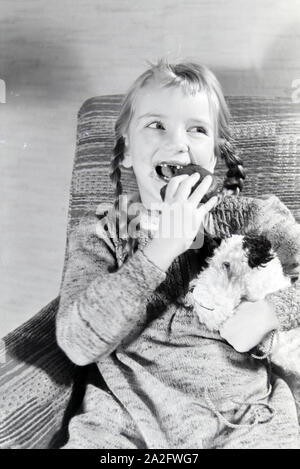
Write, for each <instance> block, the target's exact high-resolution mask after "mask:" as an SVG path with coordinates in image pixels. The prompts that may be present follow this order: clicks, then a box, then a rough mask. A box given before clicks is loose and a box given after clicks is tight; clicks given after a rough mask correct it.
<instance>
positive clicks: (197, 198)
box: [188, 176, 212, 207]
mask: <svg viewBox="0 0 300 469" xmlns="http://www.w3.org/2000/svg"><path fill="white" fill-rule="evenodd" d="M211 183H212V177H211V176H205V178H204V179H203V181H202V182H201V183H200V184H199V186H198V187H196V189H195V190H194V192H193V193H192V194H191V196H190V197H189V199H188V200H189V202H191V203H192V204H193V205H195V206H196V207H198V205H199V203H200V202H201V200H202V199H203V197H204V196H205V194H206V192H207V191H208V189H209V188H210V185H211Z"/></svg>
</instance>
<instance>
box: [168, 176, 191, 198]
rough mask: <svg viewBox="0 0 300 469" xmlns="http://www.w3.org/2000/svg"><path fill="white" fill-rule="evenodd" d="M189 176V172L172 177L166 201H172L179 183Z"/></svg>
mask: <svg viewBox="0 0 300 469" xmlns="http://www.w3.org/2000/svg"><path fill="white" fill-rule="evenodd" d="M188 177H189V176H188V174H180V176H174V177H173V178H172V179H170V181H169V182H168V184H167V188H166V193H165V202H170V201H171V200H172V199H173V197H174V194H175V193H176V190H177V187H178V186H179V184H180V183H181V182H182V181H183V180H184V179H186V178H188Z"/></svg>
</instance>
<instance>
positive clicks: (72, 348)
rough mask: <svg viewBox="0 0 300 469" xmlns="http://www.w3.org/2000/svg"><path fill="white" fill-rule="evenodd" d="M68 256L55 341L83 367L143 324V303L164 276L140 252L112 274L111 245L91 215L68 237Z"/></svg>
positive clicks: (113, 265) (112, 253)
mask: <svg viewBox="0 0 300 469" xmlns="http://www.w3.org/2000/svg"><path fill="white" fill-rule="evenodd" d="M97 222H98V223H97ZM69 252H70V255H69V259H68V264H67V268H66V272H65V276H64V279H63V282H62V285H61V289H60V305H59V310H58V314H57V319H56V336H57V342H58V345H59V346H60V347H61V348H62V349H63V350H64V352H65V353H66V355H67V356H68V357H69V358H70V359H71V360H72V361H73V362H74V363H76V364H77V365H82V366H83V365H87V364H89V363H92V362H96V361H98V360H99V359H100V358H102V357H103V356H106V355H109V354H110V353H111V352H112V351H113V350H114V349H115V348H117V346H118V345H119V344H120V342H121V341H122V339H123V338H125V337H126V336H127V335H128V334H129V333H130V332H132V331H133V330H134V328H135V327H136V326H137V325H138V324H140V323H141V321H143V320H144V318H143V317H142V315H143V314H145V306H146V302H147V299H148V297H149V296H150V294H151V293H153V291H154V290H155V289H156V287H158V286H159V284H160V283H161V282H162V281H163V280H165V278H166V273H165V272H163V271H162V270H160V269H159V268H158V267H157V266H156V265H154V264H153V263H152V262H151V261H150V260H149V259H148V257H147V256H146V255H145V254H144V252H143V250H142V249H138V250H137V251H136V252H135V253H134V254H133V255H132V256H131V257H130V258H129V259H128V260H127V261H126V262H125V263H124V264H123V265H122V266H121V267H120V268H119V269H118V270H116V266H117V262H116V254H115V249H114V243H113V242H112V241H111V239H110V238H109V237H108V236H107V235H105V231H104V230H101V232H99V220H98V218H97V217H96V216H94V215H92V214H89V215H88V216H85V217H83V219H82V221H81V223H80V224H79V226H78V228H77V229H75V230H74V231H73V232H72V233H71V234H70V239H69ZM109 269H112V270H113V269H115V271H109ZM145 316H146V314H145Z"/></svg>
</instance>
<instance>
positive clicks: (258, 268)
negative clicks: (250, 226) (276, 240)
mask: <svg viewBox="0 0 300 469" xmlns="http://www.w3.org/2000/svg"><path fill="white" fill-rule="evenodd" d="M299 239H300V238H297V239H296V238H294V241H295V243H294V244H293V243H292V241H287V242H286V244H288V245H289V247H290V249H289V253H292V254H294V253H295V252H296V253H297V254H298V252H300V250H299V251H298V250H297V249H295V245H297V243H299ZM292 260H293V256H289V262H290V263H291V264H292V265H293V264H294V262H292ZM290 285H291V278H290V276H288V275H286V274H285V273H284V271H283V268H282V263H281V261H280V260H279V256H278V254H277V252H276V251H275V250H274V249H273V248H272V245H271V243H270V241H269V240H268V239H267V238H266V237H265V236H264V235H250V236H241V235H232V236H231V237H230V238H227V239H224V240H223V241H222V242H221V244H220V246H219V247H217V248H216V249H215V250H214V253H213V255H212V257H211V258H210V259H208V260H207V267H206V269H205V270H203V271H201V272H200V273H199V275H198V276H197V277H196V278H195V279H193V280H192V281H191V283H190V290H189V292H188V294H187V296H186V300H187V301H188V303H189V304H192V305H193V306H194V308H195V310H196V312H197V314H198V317H199V320H200V322H201V323H203V324H205V325H206V327H207V328H208V329H210V330H213V331H218V330H219V329H220V327H221V326H222V324H223V323H224V322H225V321H226V320H227V319H228V318H229V317H230V316H232V315H233V314H234V309H235V308H236V307H237V306H238V305H239V303H240V302H241V301H242V300H247V301H258V300H260V299H264V298H265V296H266V295H267V294H269V293H272V292H275V291H277V290H281V289H284V288H287V287H289V286H290ZM272 361H273V363H275V364H276V365H279V366H280V367H282V368H284V369H285V370H286V371H289V372H292V373H298V374H299V376H300V328H297V329H293V330H291V331H288V332H278V333H277V337H276V338H275V341H274V345H273V349H272Z"/></svg>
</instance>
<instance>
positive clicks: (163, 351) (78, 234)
mask: <svg viewBox="0 0 300 469" xmlns="http://www.w3.org/2000/svg"><path fill="white" fill-rule="evenodd" d="M131 200H139V199H137V198H136V195H132V198H131ZM266 206H268V207H267V208H268V210H270V208H271V206H272V207H275V208H276V210H275V212H276V213H277V216H278V219H277V221H280V218H281V219H282V220H285V221H286V220H287V218H289V219H290V221H292V215H291V214H290V212H289V211H288V210H287V209H286V208H283V207H284V206H282V204H281V203H279V200H278V199H277V198H274V197H272V198H271V199H268V203H266V200H263V199H262V200H255V199H251V198H242V197H238V198H237V197H226V198H225V199H224V200H223V201H222V203H221V204H219V205H218V206H217V207H216V209H214V212H212V216H211V219H210V225H211V230H212V231H213V232H214V234H215V235H218V236H219V235H221V234H222V235H228V230H229V232H237V233H241V232H243V230H244V229H245V227H247V228H248V229H249V228H251V226H252V225H253V226H255V227H256V228H257V227H260V225H261V223H262V220H265V221H266V224H265V225H264V227H263V229H267V228H268V223H269V225H270V226H271V224H272V223H273V221H274V218H272V220H270V218H268V217H266V216H265V214H266ZM278 207H279V209H278ZM275 212H274V213H275ZM113 214H114V211H113V208H112V207H111V209H110V210H109V211H108V213H107V214H105V217H104V218H103V215H104V214H98V215H96V214H95V213H88V214H87V215H86V216H84V217H83V218H82V220H81V222H80V224H79V226H78V227H77V228H76V229H75V230H74V231H73V233H71V235H70V241H69V243H70V244H69V252H70V257H69V261H68V265H67V269H66V273H65V277H64V279H63V282H62V287H61V292H60V306H59V311H58V315H57V341H58V344H59V345H60V347H61V348H62V349H63V350H64V351H65V353H66V354H67V355H68V356H69V358H70V359H71V360H72V361H73V362H75V363H76V364H78V365H86V364H88V363H92V362H97V365H98V368H99V370H100V372H101V375H102V377H103V378H104V381H105V383H106V385H107V392H106V393H105V399H107V401H106V404H104V405H103V407H102V410H103V412H102V414H101V415H102V417H101V418H102V419H104V421H105V419H106V422H107V425H108V422H110V424H112V422H111V421H110V420H109V419H110V418H111V415H110V414H109V413H107V414H105V410H104V409H105V408H106V409H109V405H108V402H109V399H112V400H113V401H114V404H116V402H118V403H119V404H120V405H121V407H120V408H122V411H123V412H125V413H123V414H122V418H123V419H124V421H125V420H126V418H127V419H130V422H131V424H132V425H135V427H136V429H137V430H138V434H139V438H140V439H141V441H143V444H142V445H146V447H149V448H178V447H199V446H197V444H198V445H199V441H200V440H201V441H202V442H206V444H208V443H207V441H208V440H210V439H213V438H214V436H215V434H216V428H215V426H213V425H212V426H209V425H208V426H207V428H209V431H208V433H207V434H206V435H204V436H203V435H202V436H200V435H199V434H198V433H199V428H203V425H202V424H203V418H204V415H203V412H204V411H203V408H202V410H201V404H200V402H202V405H203V402H205V396H207V394H206V393H207V392H208V393H209V396H210V397H209V399H210V400H211V399H212V400H213V401H214V402H215V403H217V405H218V409H219V410H220V409H221V410H222V412H225V413H226V412H231V414H230V415H231V417H233V416H234V415H236V413H237V409H236V408H234V407H232V404H231V407H230V406H229V407H228V402H229V401H228V399H229V397H230V399H231V400H230V402H231V403H232V402H233V401H232V399H233V398H234V397H235V398H236V400H239V401H241V398H243V399H244V400H247V399H248V400H249V399H251V398H253V397H255V398H258V396H262V395H264V394H265V393H266V383H267V370H266V368H265V365H264V364H263V363H261V362H256V361H254V360H253V359H251V358H250V357H249V356H248V355H246V354H239V353H237V352H236V351H235V350H234V349H232V347H230V346H229V345H228V344H227V343H226V342H225V341H224V340H223V339H222V338H221V337H220V335H219V334H217V333H212V332H209V331H207V330H206V328H205V327H204V326H202V325H201V324H200V323H199V322H198V321H197V317H196V315H195V314H194V312H193V311H192V310H190V309H188V308H185V307H184V306H183V305H182V304H179V303H177V301H176V299H177V298H178V297H179V296H180V295H184V294H186V293H187V289H188V285H189V282H190V280H191V278H193V277H194V276H195V275H196V274H197V273H198V271H199V259H200V257H201V256H199V255H197V256H195V252H194V251H193V250H188V251H186V252H185V253H184V254H182V255H181V256H178V257H177V258H176V259H175V260H174V262H173V263H172V265H171V266H170V268H169V269H168V271H167V272H166V273H165V272H163V271H162V270H160V269H159V268H158V267H157V266H156V265H155V264H153V263H152V262H151V261H150V260H149V259H148V258H147V256H146V255H145V254H144V252H143V248H144V247H145V246H146V245H147V243H148V242H149V240H150V239H151V238H152V237H153V232H152V231H151V229H150V230H148V229H147V228H146V229H145V228H144V227H143V224H141V229H140V232H139V243H138V250H137V251H136V252H135V253H134V254H133V255H132V256H131V257H129V258H126V254H127V253H126V247H125V248H124V247H123V245H122V243H121V241H120V239H119V238H118V237H117V234H116V227H115V225H114V217H113ZM148 215H149V212H147V211H145V213H144V214H143V216H144V217H145V218H146V219H147V216H148ZM101 218H102V220H101V223H100V222H99V220H100V219H101ZM141 219H142V218H141ZM103 220H105V224H103V223H102V221H103ZM224 222H225V225H224ZM271 222H272V223H271ZM104 225H106V229H105V228H104ZM144 226H145V225H144ZM224 226H225V227H226V228H224ZM226 230H227V233H226ZM198 254H199V253H198ZM268 300H269V301H271V302H272V303H273V305H274V307H275V309H276V312H277V315H278V318H279V321H280V325H281V326H280V327H281V329H285V330H286V329H289V328H292V327H296V326H298V325H299V324H300V313H299V308H300V306H299V305H300V289H299V283H298V282H297V283H296V284H295V285H294V286H293V287H290V288H289V289H288V290H286V291H282V292H277V293H275V294H272V295H269V297H268ZM229 364H231V371H230V367H229ZM196 377H197V378H196ZM90 392H91V390H90V389H88V390H87V396H88V395H89V393H90ZM281 392H282V393H283V394H282V396H281V401H282V403H284V404H282V405H285V406H286V405H287V406H290V412H291V415H292V416H293V417H291V419H292V420H293V418H294V414H295V408H294V404H293V402H292V397H291V394H290V393H289V390H288V388H287V389H284V390H283V391H282V390H281ZM102 398H103V394H101V399H102ZM277 400H278V399H277ZM288 401H290V404H287V402H288ZM206 402H207V400H206ZM276 402H277V401H276ZM102 404H103V403H102ZM195 406H196V407H197V409H198V412H197V411H195ZM204 407H205V406H204ZM208 407H210V406H208ZM87 408H88V405H87ZM206 408H207V405H206ZM206 411H207V409H206ZM295 415H296V414H295ZM179 422H180V425H179ZM184 422H185V423H184ZM280 423H281V422H280V421H279V422H277V425H278V424H280ZM295 425H296V426H297V424H295V421H293V423H292V424H291V425H288V426H287V428H286V434H287V435H290V436H291V438H293V434H294V433H295V432H297V429H296V426H295ZM197 432H198V433H197ZM293 432H294V433H293ZM113 440H114V438H113ZM197 442H198V443H197ZM110 444H111V446H108V447H114V446H113V444H112V442H110ZM201 444H202V443H201ZM116 447H118V446H116ZM141 447H144V446H141Z"/></svg>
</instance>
